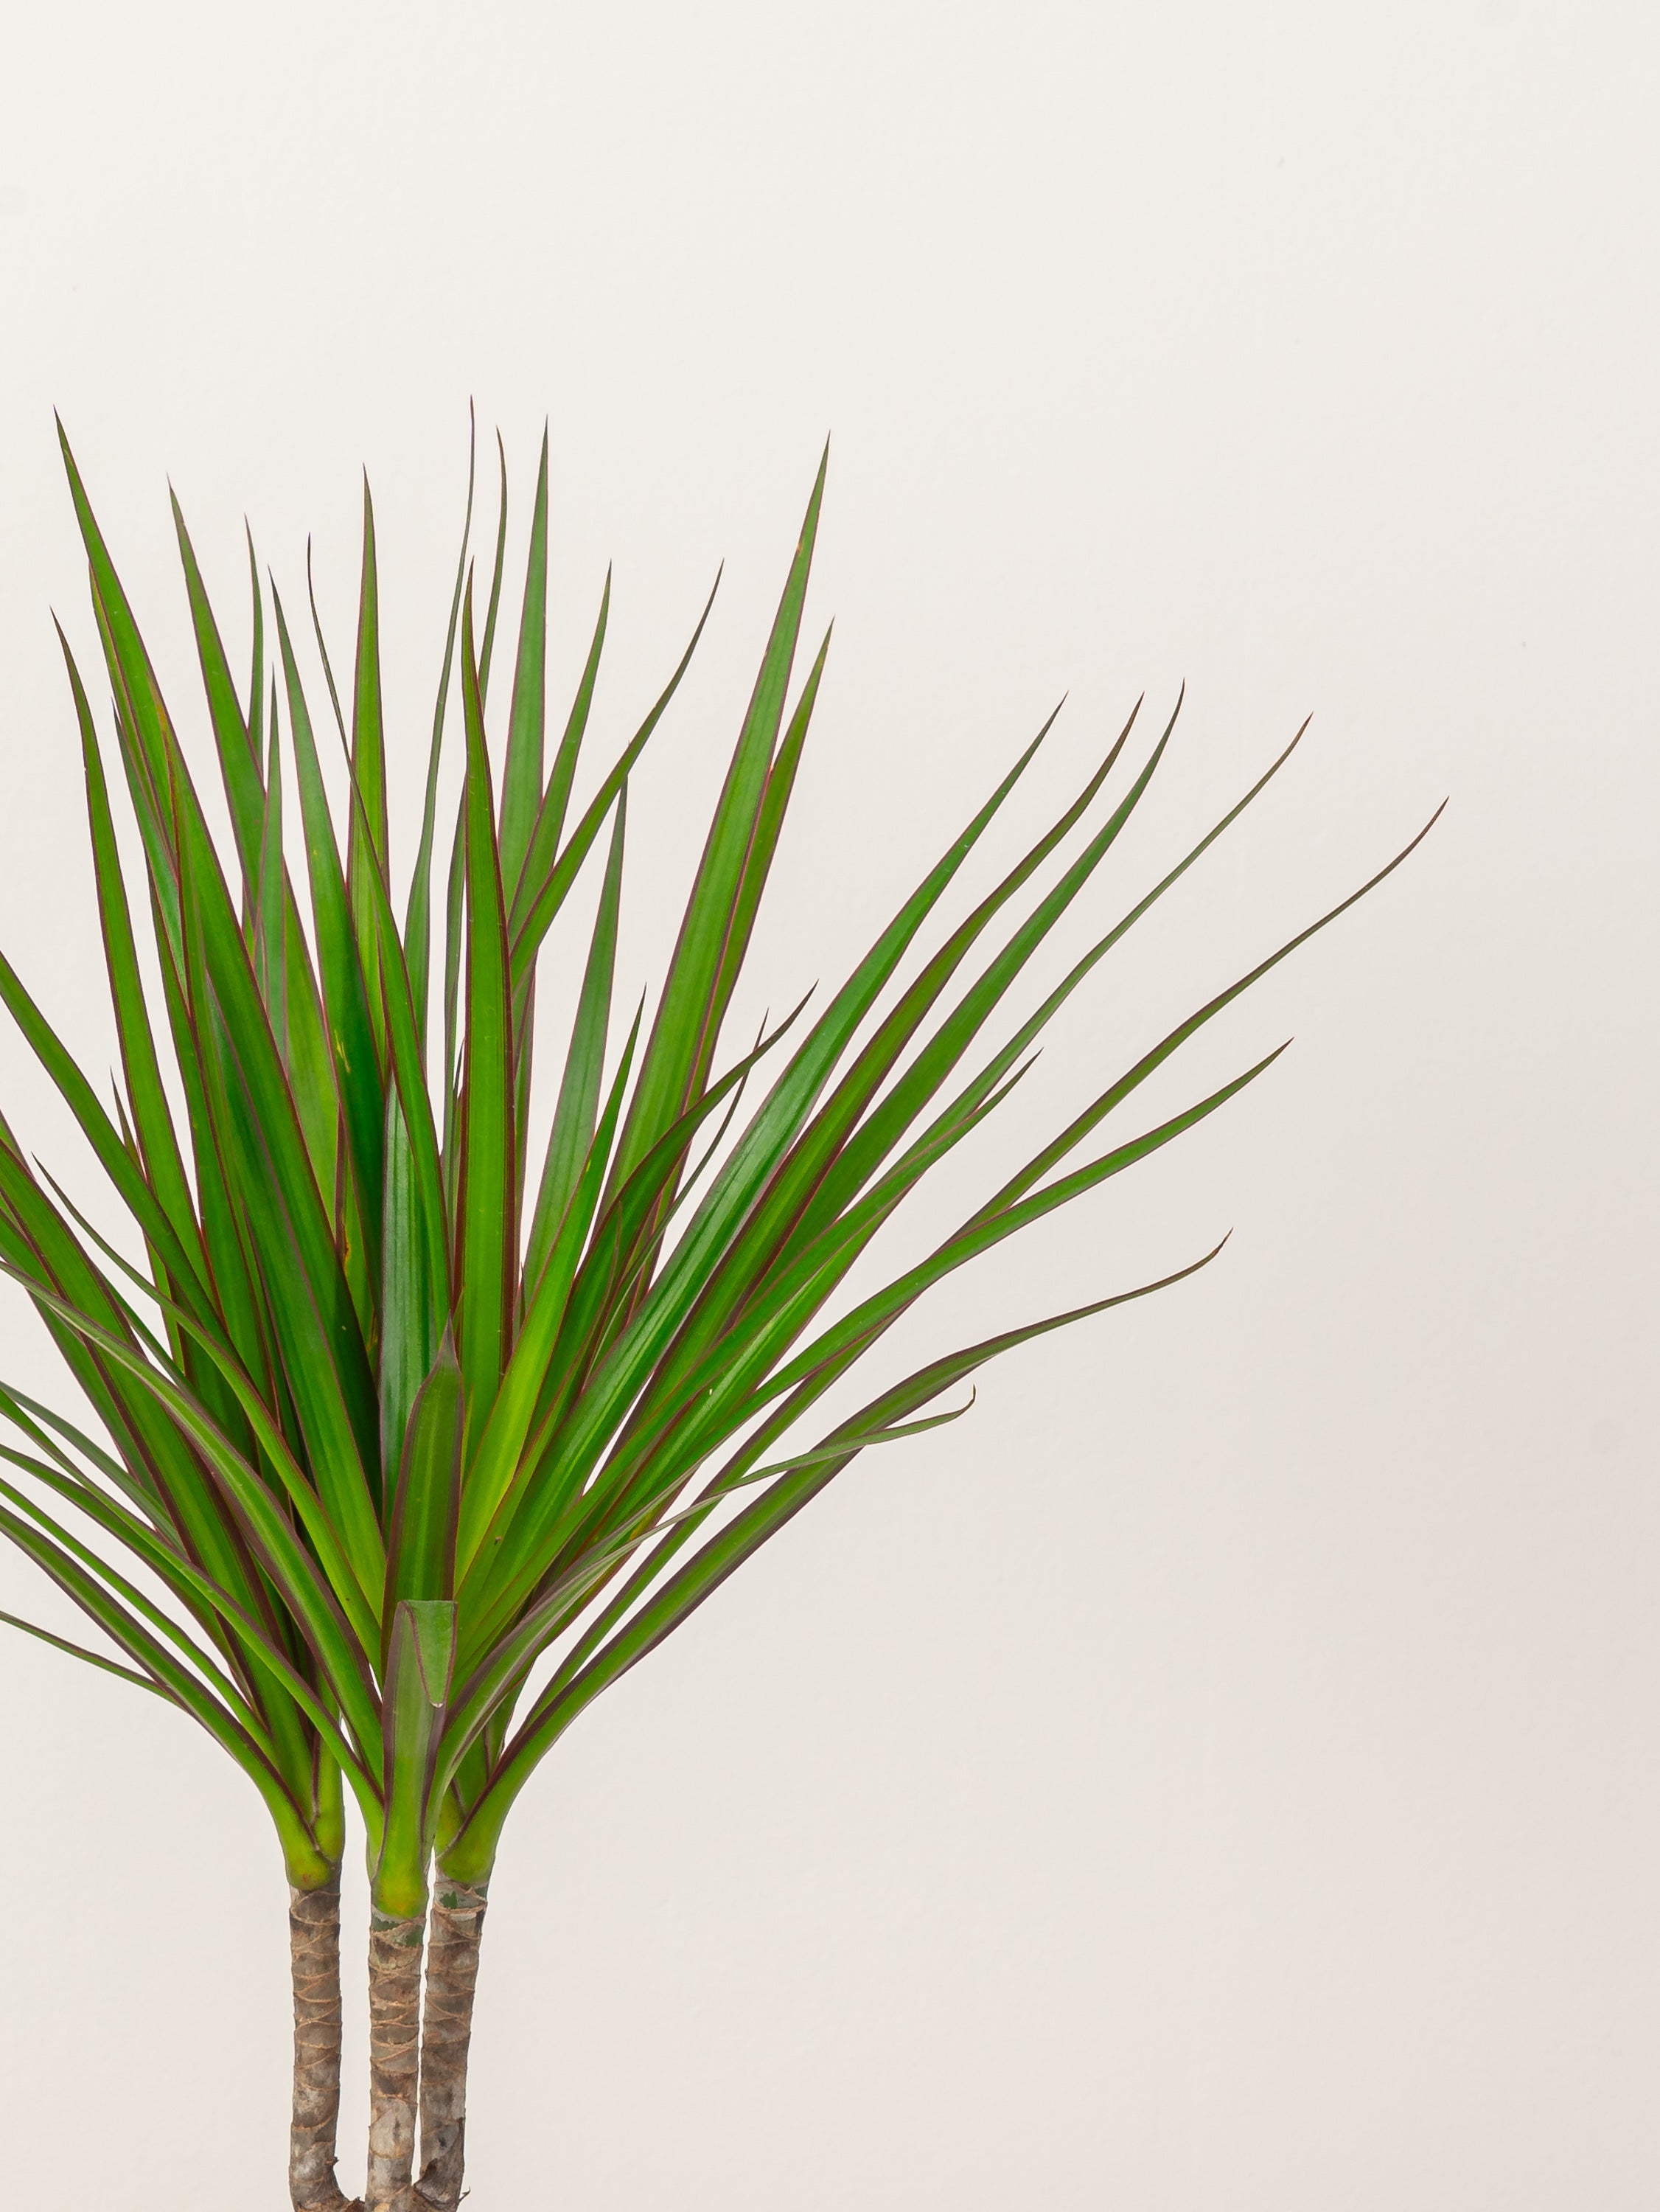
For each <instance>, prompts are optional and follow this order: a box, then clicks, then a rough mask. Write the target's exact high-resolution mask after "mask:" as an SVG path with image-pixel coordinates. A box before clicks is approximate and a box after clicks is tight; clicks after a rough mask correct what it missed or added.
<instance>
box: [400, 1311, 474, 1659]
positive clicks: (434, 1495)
mask: <svg viewBox="0 0 1660 2212" xmlns="http://www.w3.org/2000/svg"><path fill="white" fill-rule="evenodd" d="M463 1411H464V1408H463V1396H462V1383H461V1369H460V1367H459V1365H458V1364H457V1360H456V1356H455V1346H454V1342H453V1340H451V1337H450V1336H449V1335H447V1334H446V1335H445V1339H444V1342H443V1344H442V1346H440V1347H439V1355H438V1358H437V1360H436V1361H435V1362H434V1364H433V1370H432V1372H431V1374H430V1375H428V1376H427V1379H426V1381H425V1382H424V1383H422V1385H421V1392H420V1395H419V1396H418V1397H417V1398H416V1400H415V1409H414V1411H413V1412H412V1413H411V1414H410V1416H409V1432H408V1435H407V1436H406V1437H405V1439H404V1443H403V1462H402V1464H401V1466H400V1467H399V1469H398V1477H397V1499H396V1503H395V1504H394V1507H393V1512H392V1532H391V1542H390V1544H389V1546H388V1548H387V1554H386V1595H385V1603H384V1605H383V1607H382V1611H381V1619H382V1621H383V1624H384V1628H383V1633H384V1634H385V1636H386V1637H387V1638H388V1639H389V1640H390V1637H391V1620H392V1616H393V1614H394V1613H395V1612H396V1611H397V1607H398V1606H399V1605H400V1604H401V1603H402V1602H403V1600H404V1599H405V1598H423V1599H424V1598H451V1597H453V1596H454V1595H455V1567H456V1517H457V1512H458V1510H459V1507H460V1502H461V1437H462V1422H463Z"/></svg>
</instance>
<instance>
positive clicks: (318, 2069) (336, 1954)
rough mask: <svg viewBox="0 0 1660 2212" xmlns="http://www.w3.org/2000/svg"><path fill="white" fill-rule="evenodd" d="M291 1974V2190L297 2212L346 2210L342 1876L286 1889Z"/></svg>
mask: <svg viewBox="0 0 1660 2212" xmlns="http://www.w3.org/2000/svg"><path fill="white" fill-rule="evenodd" d="M288 1960H289V1965H290V1966H291V1968H292V1970H293V1974H294V2116H293V2118H292V2119H291V2121H290V2123H289V2126H288V2195H289V2197H291V2198H292V2200H293V2202H294V2205H295V2207H296V2212H344V2207H345V2203H346V2199H345V2197H343V2196H342V2193H341V2190H340V2185H339V2184H338V2183H337V2182H336V2179H335V2174H334V2168H335V2130H336V2125H337V2124H338V2121H339V2117H340V1877H339V1875H337V1874H336V1876H335V1879H334V1881H332V1882H330V1885H329V1887H327V1888H326V1889H290V1890H289V1892H288Z"/></svg>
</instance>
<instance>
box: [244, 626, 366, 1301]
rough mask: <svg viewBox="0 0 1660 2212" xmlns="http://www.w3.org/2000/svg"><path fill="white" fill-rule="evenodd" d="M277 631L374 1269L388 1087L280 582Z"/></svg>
mask: <svg viewBox="0 0 1660 2212" xmlns="http://www.w3.org/2000/svg"><path fill="white" fill-rule="evenodd" d="M271 598H272V605H274V607H275V608H276V630H277V639H278V642H279V644H280V646H281V648H282V668H283V673H284V676H285V677H286V678H287V681H288V723H289V726H290V728H291V729H292V731H293V732H294V773H295V777H296V780H297V781H298V783H299V786H300V813H301V816H302V817H303V819H304V822H305V826H306V861H307V864H308V867H309V871H310V876H311V887H312V913H313V914H314V915H315V917H316V921H317V946H318V964H319V966H320V968H321V969H322V980H323V1005H324V1011H325V1012H326V1014H327V1016H328V1023H329V1038H330V1044H331V1045H332V1047H333V1053H334V1066H335V1076H336V1083H337V1085H338V1086H339V1091H340V1101H341V1104H342V1108H343V1109H344V1111H345V1119H346V1137H347V1145H348V1151H349V1152H350V1154H351V1160H352V1169H353V1177H354V1182H355V1184H356V1190H357V1199H358V1204H359V1207H360V1214H361V1218H362V1222H363V1227H364V1231H365V1233H366V1234H367V1237H368V1240H369V1248H368V1250H367V1252H366V1254H365V1255H364V1261H365V1265H366V1267H367V1270H368V1272H369V1273H370V1274H371V1275H374V1274H377V1273H379V1266H380V1206H381V1193H382V1185H383V1181H384V1177H385V1158H384V1147H385V1115H386V1101H385V1093H384V1091H383V1090H382V1088H381V1080H380V1069H379V1061H378V1059H377V1056H376V1053H375V1044H374V1031H373V1025H372V1024H371V1022H370V1019H369V1001H368V993H367V987H366V986H365V983H364V978H363V968H362V963H361V962H360V958H359V957H358V948H357V937H356V933H355V931H354V928H353V926H352V915H351V905H350V902H349V901H348V896H347V891H346V879H345V877H344V874H343V873H342V869H341V866H340V853H339V848H338V847H337V846H336V842H335V835H334V824H333V822H332V821H331V819H330V814H329V802H328V799H327V797H326V795H325V793H324V788H323V775H322V769H321V767H320V765H319V763H318V757H317V745H316V743H315V740H314V739H313V738H312V724H311V716H310V714H309V713H308V712H307V710H306V698H305V694H304V692H303V690H301V687H300V671H299V670H298V668H297V667H296V666H295V665H294V647H293V645H292V643H291V642H290V641H289V637H288V623H287V622H286V621H285V619H284V617H283V613H282V599H281V597H280V596H279V595H278V594H277V592H276V590H275V588H273V591H272V594H271Z"/></svg>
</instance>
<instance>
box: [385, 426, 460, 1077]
mask: <svg viewBox="0 0 1660 2212" xmlns="http://www.w3.org/2000/svg"><path fill="white" fill-rule="evenodd" d="M474 458H475V450H474V439H473V435H472V410H471V409H470V408H469V410H468V439H467V513H466V516H465V519H464V520H463V523H462V526H461V551H460V553H459V555H458V556H457V560H456V580H455V589H454V591H453V592H451V597H450V623H449V628H448V629H447V630H446V631H445V636H444V665H443V667H442V669H441V671H439V679H438V702H437V704H436V706H435V707H434V708H433V736H432V743H431V744H430V745H429V746H428V748H427V795H426V801H425V804H424V805H423V806H422V808H421V842H420V844H419V846H418V847H417V848H416V852H415V872H414V874H413V876H412V877H411V878H410V880H409V906H408V908H407V909H406V915H405V921H404V928H403V943H404V950H405V956H406V958H407V960H408V963H409V990H410V994H411V996H412V998H413V1000H414V1002H415V1020H416V1023H417V1025H418V1027H419V1029H420V1032H421V1038H422V1041H423V1042H424V1041H425V1039H426V1035H427V981H428V960H429V953H430V947H431V942H432V882H433V829H434V828H435V826H436V823H437V814H438V768H439V757H440V756H441V754H442V752H443V749H444V710H445V706H446V704H447V703H448V701H449V696H450V665H451V658H452V656H453V654H454V652H455V641H456V624H457V621H458V620H459V618H460V614H461V593H462V588H463V583H464V581H465V578H466V574H467V545H468V541H469V539H470V537H471V535H472V528H473V462H474ZM445 1079H446V1081H447V1079H448V1071H447V1070H446V1071H445Z"/></svg>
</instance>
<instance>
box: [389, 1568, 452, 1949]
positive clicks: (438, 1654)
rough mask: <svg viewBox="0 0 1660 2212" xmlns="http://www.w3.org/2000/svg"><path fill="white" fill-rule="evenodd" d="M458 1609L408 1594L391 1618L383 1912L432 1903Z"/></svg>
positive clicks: (413, 1910)
mask: <svg viewBox="0 0 1660 2212" xmlns="http://www.w3.org/2000/svg"><path fill="white" fill-rule="evenodd" d="M455 1610H456V1609H455V1607H454V1605H453V1604H446V1603H444V1602H443V1601H439V1600H435V1599H427V1600H424V1601H422V1600H413V1601H412V1600H409V1599H405V1600H404V1601H403V1603H402V1604H400V1605H399V1607H398V1608H397V1613H396V1614H395V1615H394V1617H393V1621H392V1632H391V1651H390V1655H389V1657H388V1659H387V1663H386V1719H387V1728H386V1749H385V1801H386V1827H385V1836H384V1838H383V1839H382V1843H381V1847H380V1851H379V1858H378V1861H377V1863H376V1864H375V1867H374V1869H373V1881H372V1884H371V1895H372V1897H373V1903H374V1905H375V1908H376V1910H377V1911H380V1912H384V1913H387V1914H391V1915H394V1916H396V1917H398V1918H409V1917H414V1916H415V1914H417V1913H419V1912H420V1911H422V1910H423V1908H424V1907H425V1905H426V1901H427V1859H428V1857H429V1856H430V1853H431V1850H432V1842H433V1827H434V1826H435V1825H436V1808H435V1807H433V1804H432V1802H431V1800H432V1796H433V1792H432V1789H431V1784H432V1778H433V1761H434V1757H435V1754H436V1752H437V1749H438V1742H439V1735H440V1734H441V1732H442V1729H443V1723H444V1707H445V1703H446V1701H447V1699H448V1697H449V1693H450V1674H451V1668H452V1666H453V1664H454V1659H455Z"/></svg>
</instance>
